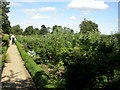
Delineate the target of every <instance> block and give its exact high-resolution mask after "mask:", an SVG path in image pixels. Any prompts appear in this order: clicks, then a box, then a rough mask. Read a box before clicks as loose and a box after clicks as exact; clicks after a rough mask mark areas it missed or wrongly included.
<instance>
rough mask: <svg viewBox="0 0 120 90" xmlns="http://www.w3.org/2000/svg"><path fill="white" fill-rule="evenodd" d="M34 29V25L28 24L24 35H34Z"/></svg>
mask: <svg viewBox="0 0 120 90" xmlns="http://www.w3.org/2000/svg"><path fill="white" fill-rule="evenodd" d="M33 31H34V29H33V26H28V27H27V28H26V29H25V31H24V35H32V34H33Z"/></svg>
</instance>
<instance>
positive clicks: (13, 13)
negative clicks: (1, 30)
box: [8, 0, 119, 34]
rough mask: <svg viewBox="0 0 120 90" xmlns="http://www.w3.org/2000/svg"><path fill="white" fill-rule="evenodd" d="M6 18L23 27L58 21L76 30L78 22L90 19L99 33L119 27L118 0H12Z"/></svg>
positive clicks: (50, 24)
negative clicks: (95, 24)
mask: <svg viewBox="0 0 120 90" xmlns="http://www.w3.org/2000/svg"><path fill="white" fill-rule="evenodd" d="M8 1H10V0H8ZM10 7H11V8H10V13H9V14H8V15H9V20H10V21H11V25H12V26H13V25H17V24H19V25H20V26H21V28H23V29H25V28H26V27H27V26H29V25H33V26H34V27H35V28H36V27H37V28H40V27H41V25H43V24H44V25H46V27H52V26H53V25H61V26H63V27H69V28H71V29H74V31H75V32H79V27H78V26H79V24H80V23H81V22H82V21H83V20H84V18H86V19H88V20H92V21H94V22H95V23H97V24H98V25H99V30H100V32H101V33H102V34H111V33H115V32H117V31H118V21H119V20H118V2H117V0H114V2H113V0H109V1H108V0H106V1H103V0H44V2H43V0H20V1H19V0H12V1H11V4H10Z"/></svg>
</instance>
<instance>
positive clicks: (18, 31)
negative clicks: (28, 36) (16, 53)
mask: <svg viewBox="0 0 120 90" xmlns="http://www.w3.org/2000/svg"><path fill="white" fill-rule="evenodd" d="M11 32H12V33H13V34H15V35H22V34H23V30H22V29H21V28H20V26H19V25H15V26H13V27H12V28H11Z"/></svg>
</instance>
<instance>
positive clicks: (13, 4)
mask: <svg viewBox="0 0 120 90" xmlns="http://www.w3.org/2000/svg"><path fill="white" fill-rule="evenodd" d="M10 6H13V7H18V6H22V5H21V4H20V3H16V2H11V3H10Z"/></svg>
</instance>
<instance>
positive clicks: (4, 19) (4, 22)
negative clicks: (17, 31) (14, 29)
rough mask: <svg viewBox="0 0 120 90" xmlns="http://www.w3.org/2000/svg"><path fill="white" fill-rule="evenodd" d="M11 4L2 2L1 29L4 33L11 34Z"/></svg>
mask: <svg viewBox="0 0 120 90" xmlns="http://www.w3.org/2000/svg"><path fill="white" fill-rule="evenodd" d="M9 4H10V3H9V2H3V1H0V8H1V9H0V28H2V30H3V33H8V34H9V33H10V30H11V26H10V21H9V20H8V15H7V13H9V12H10V11H9V9H10V7H8V5H9Z"/></svg>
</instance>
